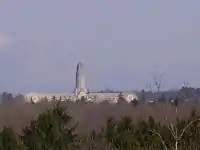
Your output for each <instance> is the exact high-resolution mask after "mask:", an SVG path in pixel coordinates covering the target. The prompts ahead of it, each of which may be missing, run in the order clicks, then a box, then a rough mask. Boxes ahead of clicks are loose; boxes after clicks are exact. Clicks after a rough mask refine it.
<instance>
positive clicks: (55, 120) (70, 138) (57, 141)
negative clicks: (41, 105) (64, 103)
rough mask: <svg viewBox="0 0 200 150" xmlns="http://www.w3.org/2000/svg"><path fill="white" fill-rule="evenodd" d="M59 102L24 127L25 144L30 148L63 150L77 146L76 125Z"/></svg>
mask: <svg viewBox="0 0 200 150" xmlns="http://www.w3.org/2000/svg"><path fill="white" fill-rule="evenodd" d="M71 119H72V118H71V117H70V116H68V115H67V114H66V113H65V109H64V108H62V107H61V106H60V105H59V104H56V105H55V106H54V107H53V108H51V109H48V110H47V111H46V112H45V113H43V114H41V115H39V116H38V117H37V119H36V120H33V121H31V122H30V124H29V125H28V126H27V127H26V128H25V129H24V144H25V145H26V147H27V149H29V150H63V149H70V150H71V149H74V148H75V147H76V142H75V141H76V140H77V135H75V134H74V130H75V127H76V126H73V127H71V126H70V121H71Z"/></svg>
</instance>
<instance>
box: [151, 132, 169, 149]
mask: <svg viewBox="0 0 200 150" xmlns="http://www.w3.org/2000/svg"><path fill="white" fill-rule="evenodd" d="M150 132H151V133H153V134H155V135H157V136H158V137H159V138H160V140H161V142H162V145H163V147H164V148H165V150H168V148H167V146H166V144H165V141H164V140H163V138H162V136H161V135H160V133H158V132H156V130H150Z"/></svg>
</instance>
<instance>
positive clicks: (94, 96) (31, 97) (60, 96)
mask: <svg viewBox="0 0 200 150" xmlns="http://www.w3.org/2000/svg"><path fill="white" fill-rule="evenodd" d="M119 94H120V93H119V92H116V93H95V92H94V93H88V92H87V90H86V87H85V77H84V74H83V64H82V63H78V65H77V71H76V87H75V91H74V93H29V94H26V95H25V100H26V101H27V102H34V103H37V102H39V101H42V100H47V101H51V100H61V101H67V100H70V101H76V100H80V99H81V98H82V97H84V98H85V99H86V100H87V101H91V102H94V103H100V102H102V101H108V102H110V103H117V102H118V97H119ZM122 95H123V97H124V98H125V100H126V101H127V102H131V101H133V100H138V97H137V95H136V94H135V93H134V92H122Z"/></svg>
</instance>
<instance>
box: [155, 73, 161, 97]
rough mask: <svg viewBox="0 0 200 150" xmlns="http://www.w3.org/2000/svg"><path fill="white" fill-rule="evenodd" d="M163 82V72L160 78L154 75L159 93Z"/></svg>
mask: <svg viewBox="0 0 200 150" xmlns="http://www.w3.org/2000/svg"><path fill="white" fill-rule="evenodd" d="M162 82H163V74H162V73H160V75H159V78H157V76H156V75H154V83H155V86H156V88H157V92H158V93H159V92H160V88H161V86H162Z"/></svg>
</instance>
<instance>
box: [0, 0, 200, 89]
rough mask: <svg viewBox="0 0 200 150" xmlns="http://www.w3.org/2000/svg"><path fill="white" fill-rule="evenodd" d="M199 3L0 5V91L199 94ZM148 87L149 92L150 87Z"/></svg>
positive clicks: (103, 0) (71, 0) (26, 0)
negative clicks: (79, 74) (159, 83)
mask: <svg viewBox="0 0 200 150" xmlns="http://www.w3.org/2000/svg"><path fill="white" fill-rule="evenodd" d="M199 8H200V1H199V0H192V1H189V0H167V1H161V0H146V1H142V0H123V1H122V0H57V1H56V0H0V68H1V72H0V92H2V91H11V92H42V91H43V92H53V91H54V92H65V91H72V90H73V89H74V86H75V69H76V64H77V62H78V61H79V60H84V68H85V70H84V71H85V75H86V84H87V87H88V88H89V89H91V90H100V89H105V88H110V89H121V90H125V89H129V90H132V89H142V88H145V87H146V85H147V84H148V83H150V82H152V81H153V76H154V75H155V74H159V73H163V75H164V79H163V82H164V83H163V89H164V88H174V87H180V86H182V85H183V82H184V81H188V82H189V83H190V84H191V85H192V86H199V87H200V65H199V64H200V9H199ZM152 86H153V85H152Z"/></svg>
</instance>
